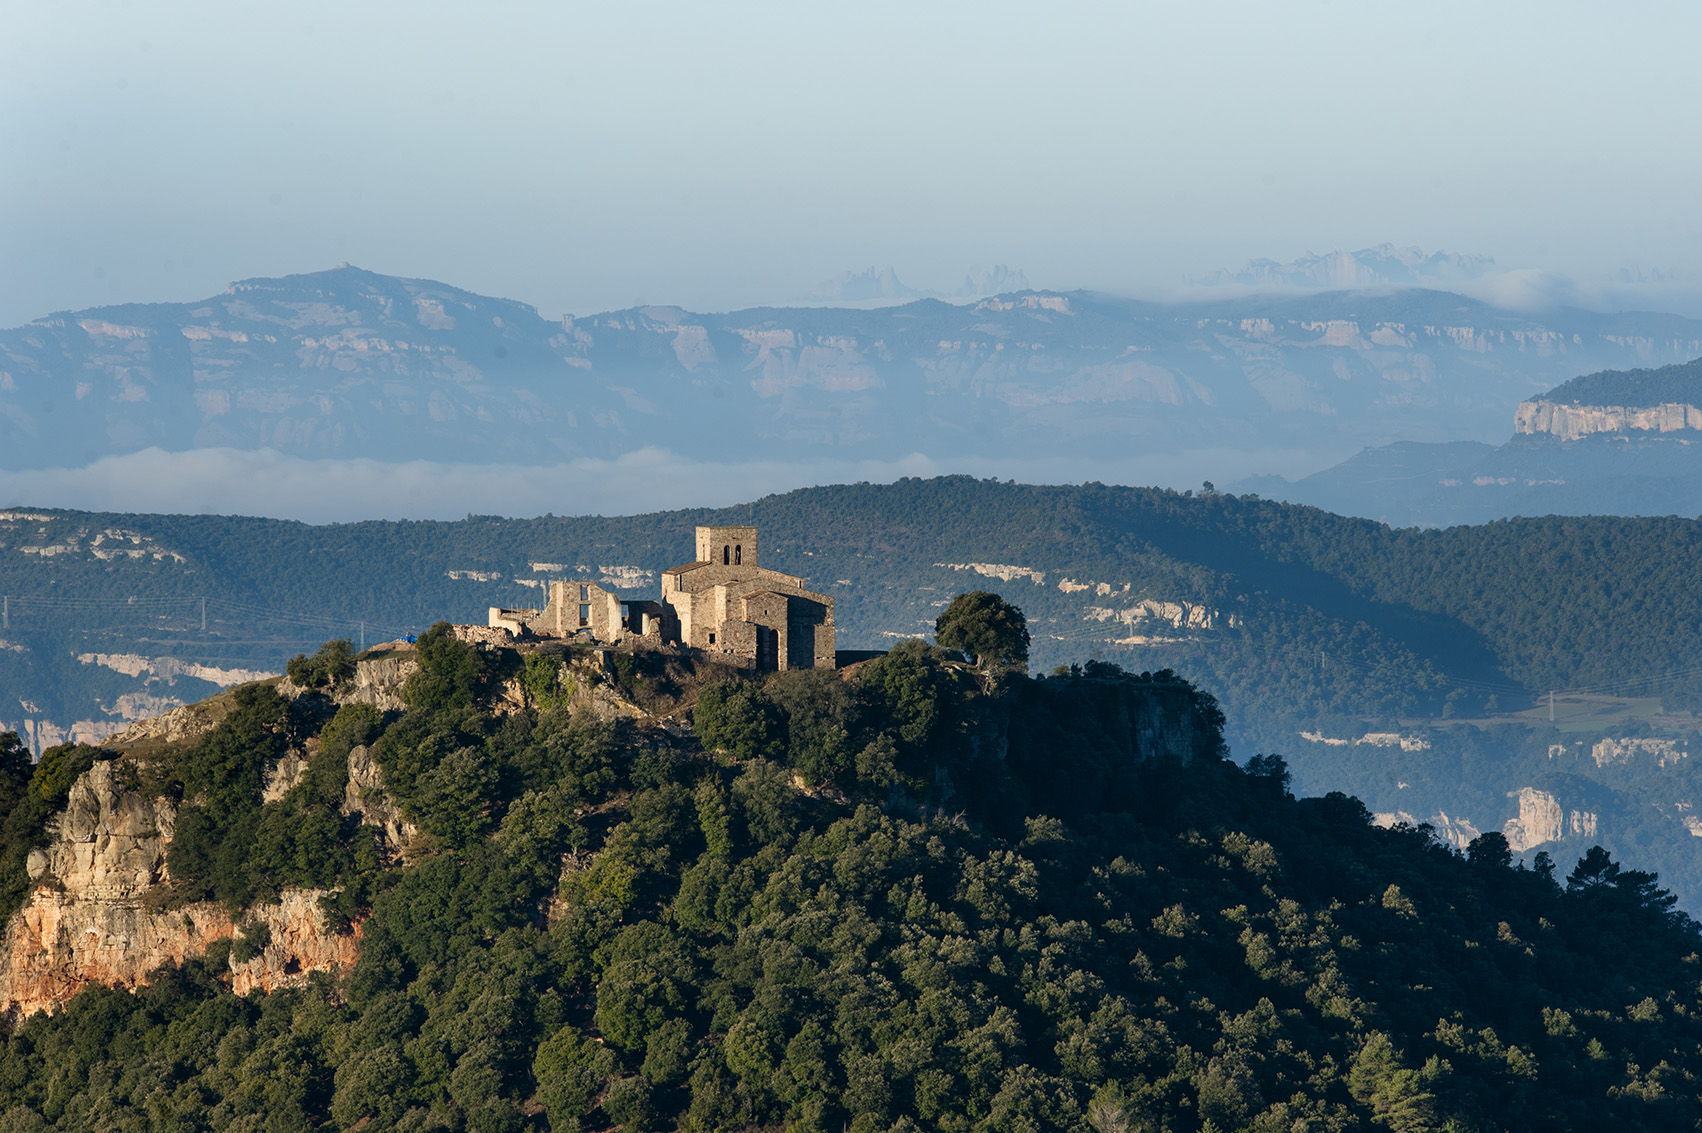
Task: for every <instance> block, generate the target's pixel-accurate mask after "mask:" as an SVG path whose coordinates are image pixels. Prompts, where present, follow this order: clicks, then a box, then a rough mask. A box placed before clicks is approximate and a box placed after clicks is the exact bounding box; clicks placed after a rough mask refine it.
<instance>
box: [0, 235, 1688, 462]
mask: <svg viewBox="0 0 1702 1133" xmlns="http://www.w3.org/2000/svg"><path fill="white" fill-rule="evenodd" d="M877 282H878V281H877ZM893 282H894V283H895V285H896V276H894V277H893ZM970 282H971V283H974V282H975V281H970ZM1698 354H1702V322H1697V321H1695V320H1690V319H1685V318H1682V317H1679V316H1674V315H1661V314H1639V313H1630V314H1599V313H1593V312H1587V311H1577V310H1561V311H1554V312H1550V313H1548V314H1544V315H1540V316H1539V315H1530V314H1519V313H1513V312H1508V311H1504V310H1499V309H1497V308H1494V307H1492V306H1489V305H1487V304H1484V303H1480V302H1477V301H1474V300H1472V299H1468V298H1465V297H1462V296H1459V295H1454V294H1450V293H1447V292H1444V291H1435V290H1423V289H1409V290H1393V291H1390V290H1385V291H1381V292H1377V293H1368V292H1351V291H1333V292H1322V293H1316V294H1304V295H1281V296H1244V297H1238V298H1225V299H1220V300H1213V301H1209V302H1192V303H1179V304H1161V303H1153V302H1143V301H1136V300H1129V299H1120V298H1114V297H1108V296H1104V295H1098V294H1093V293H1088V292H1070V293H1059V292H1050V291H1033V290H1020V291H1013V292H1009V293H1006V294H1002V295H998V296H994V297H990V298H984V299H980V300H975V301H969V302H962V303H955V304H954V303H948V302H943V301H940V300H936V299H919V300H915V301H912V302H907V303H903V304H901V305H898V306H888V307H882V308H879V309H874V310H853V309H846V308H835V307H812V308H755V309H751V310H744V311H735V312H728V313H720V314H705V313H695V312H691V311H685V310H682V309H680V308H678V307H638V308H631V309H628V310H622V311H611V312H606V313H602V314H596V315H591V316H588V317H580V318H574V317H566V318H561V319H555V318H546V317H544V316H543V315H541V314H540V313H539V312H538V311H537V310H535V309H534V308H532V307H530V306H528V305H527V304H525V303H521V302H516V301H513V300H509V299H498V298H491V297H487V296H482V295H476V294H473V293H471V292H468V291H464V290H460V289H458V288H454V287H451V286H448V285H445V284H442V283H436V282H432V281H430V280H420V279H402V278H397V277H393V276H386V275H381V274H378V273H375V272H370V271H364V270H361V269H359V268H354V267H348V266H343V267H339V268H336V269H333V270H330V271H324V272H316V273H312V274H306V275H296V276H286V277H283V278H279V279H251V280H245V281H242V282H239V283H235V284H232V285H231V286H230V288H229V289H227V291H226V292H225V293H224V294H222V295H217V296H213V297H210V298H207V299H204V300H200V301H197V302H191V303H164V304H132V305H124V306H116V307H99V308H91V309H89V310H85V311H78V312H62V313H59V314H55V315H51V316H48V317H46V318H42V319H38V320H36V321H35V322H33V323H30V324H28V325H26V326H22V327H17V328H14V329H11V330H7V331H3V332H0V467H3V468H6V469H13V470H17V469H30V468H44V467H68V466H81V465H84V464H87V463H89V462H91V461H93V460H96V459H99V458H101V457H103V456H110V455H114V454H122V453H128V452H134V451H137V450H141V449H145V448H150V447H158V448H161V449H165V450H168V451H184V450H189V449H198V448H208V447H224V448H236V449H261V448H265V449H273V450H277V451H280V452H284V453H289V454H294V455H298V456H303V457H355V456H359V457H367V458H371V459H375V460H380V461H403V460H417V459H421V458H427V459H434V460H447V461H456V462H471V463H520V464H545V463H552V462H560V461H563V460H568V459H572V458H574V457H580V456H599V457H607V456H610V455H617V454H621V453H626V452H631V451H634V450H636V449H638V448H640V447H644V446H657V447H662V448H667V449H671V450H673V451H675V452H678V453H681V454H683V455H685V456H688V457H693V458H699V459H728V458H729V457H733V456H736V457H737V458H739V459H773V460H788V459H799V458H802V457H806V456H807V457H811V458H819V457H821V456H823V455H830V456H834V457H843V458H846V459H890V458H894V457H898V456H902V455H905V454H909V453H918V452H919V453H925V454H928V455H930V456H934V457H956V456H964V455H970V456H977V457H981V456H986V457H1002V456H1009V455H1018V456H1022V457H1027V458H1051V457H1057V458H1068V459H1072V460H1096V459H1105V458H1116V457H1122V456H1127V455H1128V454H1130V453H1132V452H1135V453H1146V454H1168V453H1180V452H1187V451H1199V450H1238V451H1248V450H1251V449H1263V448H1286V449H1289V450H1295V449H1302V450H1307V451H1314V452H1329V451H1336V452H1343V451H1352V450H1353V449H1355V448H1358V447H1364V446H1374V445H1381V444H1387V443H1390V442H1393V441H1395V440H1408V441H1421V442H1454V441H1461V440H1484V439H1488V438H1493V437H1494V436H1496V435H1497V434H1503V435H1504V431H1505V429H1506V421H1507V419H1508V415H1509V414H1510V413H1511V412H1512V411H1513V409H1514V407H1516V406H1517V405H1518V404H1519V402H1521V401H1522V400H1524V399H1526V398H1529V397H1531V396H1532V395H1533V394H1535V393H1537V392H1539V391H1541V390H1545V389H1548V388H1550V387H1552V386H1555V385H1556V384H1558V383H1560V382H1563V381H1565V380H1567V379H1569V378H1572V377H1575V376H1577V375H1579V374H1582V373H1588V372H1592V371H1596V370H1602V369H1625V368H1629V367H1632V366H1646V365H1655V364H1661V363H1667V362H1678V361H1684V360H1688V359H1689V358H1692V357H1695V356H1697V355H1698Z"/></svg>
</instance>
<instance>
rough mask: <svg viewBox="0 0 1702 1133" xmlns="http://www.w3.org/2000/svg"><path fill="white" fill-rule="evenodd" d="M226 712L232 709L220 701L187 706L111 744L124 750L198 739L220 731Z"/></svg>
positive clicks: (151, 720)
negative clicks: (217, 729) (217, 730)
mask: <svg viewBox="0 0 1702 1133" xmlns="http://www.w3.org/2000/svg"><path fill="white" fill-rule="evenodd" d="M226 711H228V705H227V704H225V703H224V702H223V701H222V700H221V699H220V698H217V697H215V698H214V699H212V700H203V701H201V702H200V703H198V704H185V705H182V706H180V707H178V708H173V709H172V710H171V711H169V712H166V713H165V714H163V715H160V716H154V717H150V718H149V719H146V720H138V721H136V722H135V723H134V724H132V725H130V726H129V727H128V728H125V729H124V730H123V731H122V732H119V733H118V734H117V735H115V736H113V737H112V741H111V742H112V743H113V744H116V745H119V746H123V745H127V744H136V743H145V742H148V741H163V742H166V743H175V742H177V741H178V740H189V739H194V738H195V737H196V736H199V735H202V734H204V733H206V732H210V731H212V730H213V729H214V728H216V727H218V724H219V721H220V720H222V719H224V717H225V712H226Z"/></svg>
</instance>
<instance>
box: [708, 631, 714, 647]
mask: <svg viewBox="0 0 1702 1133" xmlns="http://www.w3.org/2000/svg"><path fill="white" fill-rule="evenodd" d="M709 644H711V645H714V644H715V635H714V634H710V635H709Z"/></svg>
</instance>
